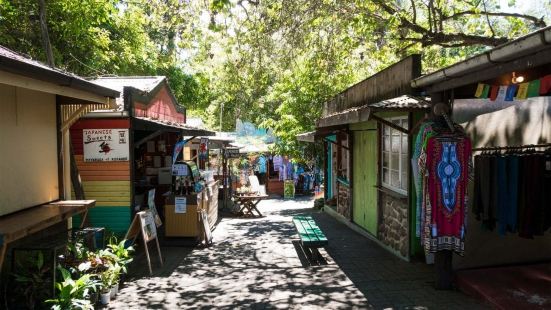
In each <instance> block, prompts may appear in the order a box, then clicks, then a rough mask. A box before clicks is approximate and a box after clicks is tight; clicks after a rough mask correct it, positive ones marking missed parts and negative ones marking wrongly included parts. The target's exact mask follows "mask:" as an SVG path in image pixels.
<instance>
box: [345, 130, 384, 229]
mask: <svg viewBox="0 0 551 310" xmlns="http://www.w3.org/2000/svg"><path fill="white" fill-rule="evenodd" d="M350 129H351V130H352V131H353V137H354V138H353V139H354V140H353V141H354V142H353V143H354V145H353V163H352V165H353V166H352V167H353V168H352V169H353V170H352V171H353V173H352V178H353V180H352V182H353V183H352V184H353V189H352V195H353V197H352V198H353V200H352V203H353V207H352V220H353V221H354V223H356V224H358V225H359V226H361V227H363V228H364V229H366V230H367V231H368V232H370V233H371V234H373V235H377V224H378V223H377V218H378V216H377V189H376V188H375V186H376V185H377V170H378V169H377V162H378V154H377V123H376V122H374V121H368V122H363V123H357V124H351V125H350Z"/></svg>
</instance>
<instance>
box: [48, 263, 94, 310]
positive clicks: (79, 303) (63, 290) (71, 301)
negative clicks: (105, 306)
mask: <svg viewBox="0 0 551 310" xmlns="http://www.w3.org/2000/svg"><path fill="white" fill-rule="evenodd" d="M59 271H60V272H61V277H62V281H61V282H58V283H56V289H57V298H55V299H50V300H46V302H47V303H51V304H53V305H52V309H53V310H64V309H81V310H93V309H94V306H93V305H92V303H91V302H90V293H91V292H92V291H95V290H96V288H97V286H98V283H97V281H95V280H94V279H93V278H92V275H91V274H84V275H82V276H80V277H79V278H78V279H76V280H74V279H73V278H72V275H71V273H70V272H69V271H68V270H66V269H64V268H62V267H59Z"/></svg>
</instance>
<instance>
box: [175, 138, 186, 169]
mask: <svg viewBox="0 0 551 310" xmlns="http://www.w3.org/2000/svg"><path fill="white" fill-rule="evenodd" d="M185 144H186V142H185V141H179V142H176V144H174V152H173V153H172V164H173V165H174V163H175V162H176V159H177V158H178V155H179V154H180V152H181V151H182V150H183V149H184V145H185Z"/></svg>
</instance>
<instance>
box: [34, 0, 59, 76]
mask: <svg viewBox="0 0 551 310" xmlns="http://www.w3.org/2000/svg"><path fill="white" fill-rule="evenodd" d="M38 7H39V11H40V30H41V32H42V47H43V48H44V52H45V53H46V60H47V61H48V65H49V66H50V67H54V66H55V63H54V53H53V52H52V46H51V45H50V36H49V35H48V24H47V23H46V3H45V0H38Z"/></svg>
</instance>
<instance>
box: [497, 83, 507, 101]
mask: <svg viewBox="0 0 551 310" xmlns="http://www.w3.org/2000/svg"><path fill="white" fill-rule="evenodd" d="M506 94H507V86H504V85H501V86H499V90H498V91H497V98H496V100H497V101H504V100H505V95H506Z"/></svg>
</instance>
